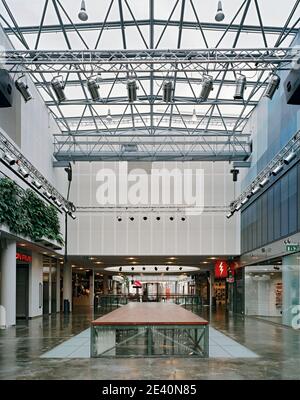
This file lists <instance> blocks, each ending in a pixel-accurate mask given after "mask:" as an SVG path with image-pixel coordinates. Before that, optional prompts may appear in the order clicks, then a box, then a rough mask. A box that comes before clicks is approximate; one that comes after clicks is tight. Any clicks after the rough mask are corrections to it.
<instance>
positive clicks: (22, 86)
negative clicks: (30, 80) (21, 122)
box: [15, 75, 32, 103]
mask: <svg viewBox="0 0 300 400" xmlns="http://www.w3.org/2000/svg"><path fill="white" fill-rule="evenodd" d="M23 77H24V75H23V76H21V77H20V78H19V79H17V80H16V82H15V86H16V89H17V90H18V92H20V93H21V95H22V97H23V99H24V100H25V103H27V102H28V101H29V100H31V99H32V95H31V93H30V91H29V88H28V85H27V84H26V83H25V82H24V81H23V80H22V79H23Z"/></svg>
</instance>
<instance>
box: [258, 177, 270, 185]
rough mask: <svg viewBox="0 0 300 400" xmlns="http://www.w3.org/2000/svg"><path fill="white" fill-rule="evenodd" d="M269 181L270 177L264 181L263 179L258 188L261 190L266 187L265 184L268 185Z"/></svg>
mask: <svg viewBox="0 0 300 400" xmlns="http://www.w3.org/2000/svg"><path fill="white" fill-rule="evenodd" d="M269 181H270V177H269V176H267V177H266V178H265V179H263V180H262V181H261V182H260V184H259V186H260V187H261V188H263V187H264V186H266V185H267V183H268V182H269Z"/></svg>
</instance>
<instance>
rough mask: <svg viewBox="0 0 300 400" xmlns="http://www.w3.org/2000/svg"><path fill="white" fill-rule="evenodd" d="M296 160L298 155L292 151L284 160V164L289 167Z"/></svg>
mask: <svg viewBox="0 0 300 400" xmlns="http://www.w3.org/2000/svg"><path fill="white" fill-rule="evenodd" d="M294 158H296V153H295V152H294V151H292V152H291V153H290V154H289V155H288V156H287V157H286V158H285V159H284V160H283V162H284V163H285V164H286V165H289V164H290V163H291V162H292V161H293V160H294Z"/></svg>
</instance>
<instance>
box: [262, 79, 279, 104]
mask: <svg viewBox="0 0 300 400" xmlns="http://www.w3.org/2000/svg"><path fill="white" fill-rule="evenodd" d="M280 81H281V79H280V77H279V76H278V75H277V74H272V75H271V76H270V79H269V82H268V86H267V87H266V90H265V93H264V97H268V98H269V99H271V100H272V99H273V96H274V94H275V92H276V90H277V89H278V88H279V85H280Z"/></svg>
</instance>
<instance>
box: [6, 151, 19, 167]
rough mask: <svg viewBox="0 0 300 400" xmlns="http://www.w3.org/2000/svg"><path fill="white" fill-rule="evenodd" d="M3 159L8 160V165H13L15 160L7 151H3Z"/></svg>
mask: <svg viewBox="0 0 300 400" xmlns="http://www.w3.org/2000/svg"><path fill="white" fill-rule="evenodd" d="M3 158H4V160H5V161H7V162H8V164H9V165H15V164H16V162H17V160H16V159H15V158H14V157H13V156H11V155H10V154H9V153H4V156H3Z"/></svg>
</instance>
